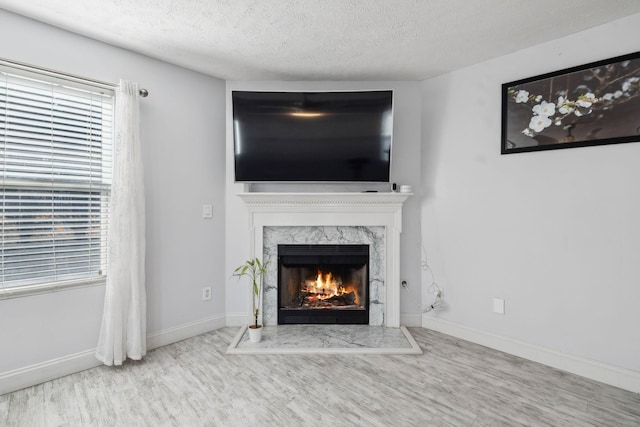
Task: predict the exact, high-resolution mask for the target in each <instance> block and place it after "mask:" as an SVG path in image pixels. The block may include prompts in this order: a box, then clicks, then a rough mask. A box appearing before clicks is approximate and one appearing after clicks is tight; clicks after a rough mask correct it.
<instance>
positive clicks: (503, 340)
mask: <svg viewBox="0 0 640 427" xmlns="http://www.w3.org/2000/svg"><path fill="white" fill-rule="evenodd" d="M422 327H423V328H426V329H431V330H433V331H436V332H442V333H443V334H447V335H451V336H453V337H456V338H460V339H463V340H466V341H471V342H474V343H476V344H480V345H482V346H485V347H489V348H492V349H495V350H499V351H502V352H505V353H508V354H512V355H514V356H518V357H522V358H524V359H528V360H531V361H533V362H538V363H542V364H543V365H547V366H551V367H552V368H557V369H560V370H562V371H566V372H570V373H572V374H576V375H580V376H582V377H585V378H589V379H591V380H595V381H600V382H602V383H605V384H609V385H612V386H615V387H619V388H622V389H625V390H629V391H632V392H635V393H640V372H638V371H634V370H631V369H626V368H621V367H618V366H614V365H609V364H606V363H602V362H598V361H596V360H592V359H587V358H584V357H577V356H572V355H570V354H566V353H561V352H559V351H556V350H552V349H549V348H546V347H541V346H537V345H533V344H528V343H526V342H522V341H518V340H514V339H512V338H507V337H503V336H500V335H496V334H492V333H490V332H485V331H481V330H479V329H475V328H470V327H468V326H464V325H460V324H458V323H454V322H449V321H447V320H442V319H438V318H435V317H433V316H430V315H427V314H424V315H423V316H422Z"/></svg>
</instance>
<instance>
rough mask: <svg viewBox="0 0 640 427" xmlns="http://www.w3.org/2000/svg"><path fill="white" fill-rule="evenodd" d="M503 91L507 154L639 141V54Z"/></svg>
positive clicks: (514, 84)
mask: <svg viewBox="0 0 640 427" xmlns="http://www.w3.org/2000/svg"><path fill="white" fill-rule="evenodd" d="M502 88H503V117H502V153H503V154H505V153H510V152H522V151H535V150H546V149H553V148H567V147H581V146H587V145H600V144H611V143H619V142H635V141H640V136H639V135H640V52H636V53H634V54H630V55H625V56H622V57H617V58H612V59H609V60H605V61H600V62H597V63H592V64H588V65H584V66H581V67H574V68H571V69H567V70H562V71H557V72H554V73H550V74H546V75H543V76H537V77H532V78H529V79H524V80H520V81H516V82H512V83H506V84H504V85H503V86H502Z"/></svg>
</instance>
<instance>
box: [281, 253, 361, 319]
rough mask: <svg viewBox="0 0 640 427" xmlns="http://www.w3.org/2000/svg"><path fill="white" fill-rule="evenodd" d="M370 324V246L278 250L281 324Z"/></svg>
mask: <svg viewBox="0 0 640 427" xmlns="http://www.w3.org/2000/svg"><path fill="white" fill-rule="evenodd" d="M301 323H316V324H369V246H368V245H360V244H331V245H328V244H304V245H289V244H287V245H284V244H283V245H278V324H301Z"/></svg>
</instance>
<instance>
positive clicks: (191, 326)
mask: <svg viewBox="0 0 640 427" xmlns="http://www.w3.org/2000/svg"><path fill="white" fill-rule="evenodd" d="M225 326H226V325H225V316H224V314H221V315H218V316H213V317H208V318H206V319H201V320H196V321H193V322H189V323H183V324H182V325H178V326H174V327H173V328H168V329H163V330H161V331H157V332H151V333H149V334H147V350H153V349H154V348H158V347H162V346H165V345H169V344H173V343H174V342H178V341H182V340H186V339H187V338H191V337H195V336H196V335H200V334H204V333H205V332H209V331H213V330H214V329H220V328H224V327H225Z"/></svg>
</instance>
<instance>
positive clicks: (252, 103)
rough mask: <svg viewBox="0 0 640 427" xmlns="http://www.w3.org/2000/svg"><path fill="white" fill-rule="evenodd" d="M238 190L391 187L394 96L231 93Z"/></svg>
mask: <svg viewBox="0 0 640 427" xmlns="http://www.w3.org/2000/svg"><path fill="white" fill-rule="evenodd" d="M232 103H233V141H234V159H235V180H236V182H245V183H256V182H371V183H375V182H389V174H390V167H391V140H392V129H393V92H392V91H391V90H379V91H360V92H246V91H233V92H232Z"/></svg>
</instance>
